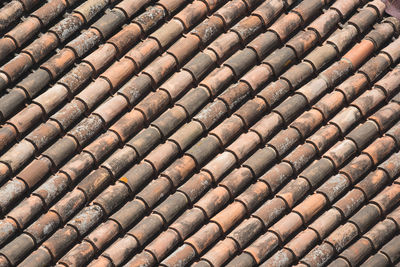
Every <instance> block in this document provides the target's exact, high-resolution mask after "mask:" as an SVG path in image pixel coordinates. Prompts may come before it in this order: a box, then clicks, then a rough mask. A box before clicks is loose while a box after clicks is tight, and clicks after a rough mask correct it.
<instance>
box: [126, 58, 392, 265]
mask: <svg viewBox="0 0 400 267" xmlns="http://www.w3.org/2000/svg"><path fill="white" fill-rule="evenodd" d="M389 62H390V60H389ZM375 64H376V63H375ZM387 65H389V64H387ZM374 66H375V65H374ZM328 70H329V69H328ZM394 88H397V87H394ZM366 98H367V97H365V98H364V101H365V99H366ZM394 111H396V110H394ZM394 111H393V112H394ZM311 114H313V115H314V116H317V118H318V119H316V120H315V121H318V120H319V121H322V116H321V114H320V113H317V114H316V113H315V112H314V113H312V112H311ZM307 115H308V116H310V114H307ZM307 115H306V116H307ZM298 125H304V123H303V124H298ZM264 126H265V127H266V125H264ZM297 127H298V126H297ZM297 127H296V128H297ZM269 128H271V126H270V127H269ZM303 130H304V127H303ZM310 130H311V129H310ZM330 130H331V131H332V129H330ZM303 132H304V131H303ZM289 133H290V134H291V137H292V138H290V139H289V138H288V136H290V135H289ZM322 133H323V131H322ZM322 133H320V132H318V134H317V137H318V138H320V136H321V135H320V134H322ZM296 135H297V136H296ZM299 139H300V135H299V132H298V130H297V131H296V130H294V128H291V129H289V130H288V132H287V133H286V134H283V133H280V134H278V135H276V138H274V139H272V140H271V142H270V146H271V147H267V148H266V149H265V150H264V151H263V153H264V155H263V156H264V157H263V158H262V159H260V158H259V160H263V161H261V162H262V164H267V165H268V163H271V161H273V158H274V157H276V154H281V153H283V152H284V151H280V149H284V148H286V149H287V147H288V146H290V143H288V142H296V140H299ZM277 140H279V141H280V142H278V143H277ZM283 140H286V142H285V141H283ZM282 141H283V142H282ZM242 143H243V142H242ZM325 145H326V144H325ZM274 149H275V151H274ZM276 150H277V151H278V153H276ZM261 151H262V150H261ZM266 151H268V152H266ZM319 151H321V150H319ZM317 152H318V151H316V150H315V149H314V151H313V150H312V145H311V144H306V145H304V146H299V147H298V148H296V150H295V151H294V152H292V153H291V154H289V156H288V158H287V159H285V161H286V164H288V162H290V164H291V165H293V166H292V170H291V172H292V174H294V173H296V172H298V171H299V169H301V164H303V165H304V164H306V163H307V159H308V158H307V157H313V156H315V154H317ZM265 154H266V155H265ZM296 158H297V159H296ZM267 159H269V160H267ZM308 160H309V159H308ZM247 164H249V163H247ZM259 164H261V163H259ZM219 166H221V164H220V165H219ZM289 166H290V165H289ZM286 167H287V165H286ZM303 167H304V166H303ZM206 168H207V166H206V167H205V168H204V169H206ZM252 169H253V168H252ZM213 171H214V169H213ZM288 172H289V171H288V170H286V173H287V174H288V175H290V174H289V173H288ZM278 173H279V172H278ZM280 173H282V172H280ZM213 174H214V173H213ZM276 174H277V172H274V175H276ZM281 176H282V175H281ZM224 185H225V186H228V185H229V182H227V183H226V184H225V183H224ZM243 186H244V187H246V185H243ZM257 186H258V187H257ZM257 186H255V188H251V187H250V188H249V189H248V190H249V191H247V192H246V194H245V196H243V198H244V199H243V198H240V201H238V202H236V203H234V204H232V205H231V206H229V207H228V208H227V209H226V210H224V211H223V212H222V213H221V214H218V215H216V216H215V217H214V218H213V219H211V221H214V223H211V224H209V225H207V226H206V227H205V228H202V230H200V232H198V233H197V234H196V235H194V236H192V237H191V238H190V240H191V241H193V242H196V243H195V245H194V244H193V243H191V246H187V248H188V250H189V251H186V252H187V253H188V254H189V255H192V256H193V255H195V254H198V253H201V252H202V250H201V249H205V248H204V247H203V246H205V244H212V242H213V241H214V238H217V237H218V232H215V231H219V230H218V226H219V227H220V228H222V232H226V231H227V229H229V227H231V226H232V225H234V224H235V223H236V220H237V219H240V217H239V218H237V217H235V216H244V215H245V214H246V210H247V211H248V210H249V209H251V206H252V205H257V201H262V199H257V197H256V196H257V194H256V193H258V194H262V193H265V192H263V191H262V190H261V189H264V191H265V190H267V189H268V187H267V186H266V185H265V184H263V185H262V186H261V188H259V187H260V185H259V184H258V185H257ZM230 187H232V186H230ZM294 188H299V187H298V186H297V187H296V186H293V188H292V187H290V186H289V187H288V189H287V190H286V191H285V192H287V194H290V193H291V192H293V193H295V192H296V191H295V190H294ZM223 191H225V190H223ZM229 191H231V190H229ZM232 191H233V190H232ZM215 194H219V195H217V196H218V197H219V198H223V199H225V200H226V198H227V197H228V196H229V194H228V192H225V194H224V195H221V191H219V192H218V190H217V192H216V193H214V196H210V198H211V199H212V200H214V202H211V201H210V199H208V201H206V202H204V204H203V205H202V209H203V210H206V212H208V209H211V208H215V206H214V204H212V205H211V207H210V203H215V202H217V201H216V199H217V196H215ZM211 195H212V194H211ZM219 198H218V199H219ZM248 198H250V199H248ZM292 201H294V200H293V199H292ZM240 202H242V203H243V202H244V203H246V204H248V205H245V206H244V207H243V204H242V203H240ZM249 202H250V203H249ZM206 203H207V204H208V205H206ZM217 203H218V202H217ZM258 203H259V204H260V202H258ZM289 205H290V204H289ZM267 207H268V206H267ZM207 208H208V209H207ZM232 214H235V215H232ZM274 214H275V213H274ZM208 217H209V214H208ZM233 217H234V218H235V219H234V218H233ZM186 219H187V218H186ZM171 228H172V226H171ZM211 229H212V230H211ZM246 229H248V228H246ZM175 230H176V229H175ZM208 231H210V232H212V234H206V233H207V232H208ZM210 232H208V233H210ZM220 234H223V233H220ZM168 238H172V237H171V235H169V236H168ZM175 238H176V234H175ZM192 238H193V239H192ZM205 239H206V240H205ZM157 241H159V242H158V243H157V244H153V243H152V244H150V246H151V249H155V248H159V247H161V244H168V243H169V242H166V240H165V237H162V236H161V235H160V236H159V240H157ZM187 242H189V241H187ZM198 242H203V243H200V244H201V245H199V243H198ZM152 245H153V246H152ZM199 246H200V247H201V249H200V251H199ZM193 247H195V249H196V251H195V252H196V253H195V252H193V251H190V249H193ZM151 249H150V248H149V250H151ZM216 250H217V249H216ZM177 251H179V252H180V253H184V252H183V251H184V249H178V250H177ZM157 252H159V251H157ZM230 252H232V251H230ZM232 253H234V252H232ZM152 254H153V255H157V253H156V252H154V251H152ZM140 256H143V255H139V256H138V257H140ZM186 256H187V255H186ZM143 257H146V260H145V261H146V262H148V261H149V260H150V259H149V253H148V254H147V255H145V256H143ZM215 258H218V259H219V260H221V255H218V257H215ZM178 260H180V261H182V260H185V259H182V258H179V259H178ZM190 260H192V259H191V258H189V259H188V261H190ZM132 261H133V262H140V261H139V260H138V258H134V259H133V260H132ZM169 264H171V262H169ZM217 265H218V264H217ZM236 266H237V265H236ZM240 266H242V265H240Z"/></svg>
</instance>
